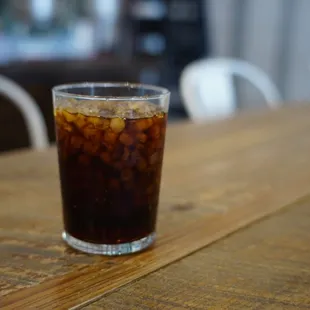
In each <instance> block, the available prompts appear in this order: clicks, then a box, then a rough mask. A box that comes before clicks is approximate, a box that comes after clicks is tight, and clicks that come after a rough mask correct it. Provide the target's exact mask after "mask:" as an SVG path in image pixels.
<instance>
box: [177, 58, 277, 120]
mask: <svg viewBox="0 0 310 310" xmlns="http://www.w3.org/2000/svg"><path fill="white" fill-rule="evenodd" d="M234 76H240V77H243V78H244V79H246V80H248V81H249V82H251V83H252V84H253V85H254V86H255V87H256V88H257V89H258V90H260V91H261V93H262V95H263V96H264V98H265V100H266V102H267V104H268V106H269V107H270V108H276V107H278V106H279V105H280V103H281V96H280V94H279V92H278V90H277V88H276V86H275V85H274V84H273V82H272V81H271V80H270V79H269V77H268V76H267V75H266V74H265V73H264V72H263V71H262V70H261V69H259V68H257V67H255V66H253V65H251V64H249V63H247V62H245V61H242V60H236V59H229V58H211V59H201V60H197V61H194V62H192V63H190V64H189V65H188V66H186V67H185V68H184V70H183V72H182V74H181V78H180V92H181V98H182V100H183V103H184V105H185V109H186V110H187V112H188V113H189V116H190V117H191V119H193V120H194V121H199V120H206V119H221V118H225V117H228V116H231V115H232V114H234V113H235V111H236V90H235V86H234V82H233V77H234Z"/></svg>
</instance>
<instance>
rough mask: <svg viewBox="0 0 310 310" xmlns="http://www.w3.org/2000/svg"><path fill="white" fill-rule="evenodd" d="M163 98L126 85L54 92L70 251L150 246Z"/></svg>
mask: <svg viewBox="0 0 310 310" xmlns="http://www.w3.org/2000/svg"><path fill="white" fill-rule="evenodd" d="M169 96H170V93H169V91H168V90H167V89H164V88H161V87H156V86H150V85H143V84H129V83H80V84H70V85H69V84H68V85H60V86H56V87H54V88H53V102H54V115H55V124H56V134H57V146H58V159H59V173H60V183H61V195H62V205H63V218H64V232H63V239H64V240H65V241H66V242H67V243H68V244H69V245H70V246H72V247H73V248H76V249H78V250H81V251H84V252H87V253H95V254H104V255H122V254H128V253H134V252H138V251H141V250H143V249H145V248H147V247H149V246H150V245H151V244H153V242H154V240H155V228H156V215H157V208H158V199H159V191H160V180H161V170H162V162H163V153H164V143H165V132H166V122H167V112H168V106H169Z"/></svg>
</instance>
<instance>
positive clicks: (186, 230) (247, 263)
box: [0, 105, 310, 309]
mask: <svg viewBox="0 0 310 310" xmlns="http://www.w3.org/2000/svg"><path fill="white" fill-rule="evenodd" d="M309 153H310V106H306V105H305V106H303V105H302V106H295V107H290V108H284V109H281V110H279V111H276V112H267V111H265V112H259V113H256V114H252V115H241V116H238V117H237V118H234V119H231V120H226V121H223V122H216V123H214V124H205V125H193V124H186V123H184V124H177V125H172V126H170V127H169V130H168V139H167V146H166V154H165V165H164V176H163V187H162V195H161V203H160V212H159V219H158V241H157V243H156V246H155V247H154V248H152V249H151V250H148V251H145V252H143V253H141V254H139V255H131V256H124V257H101V256H92V255H86V254H83V253H79V252H77V251H74V250H71V249H70V248H68V247H66V246H65V244H64V243H63V242H62V241H61V239H60V233H61V230H62V220H61V205H60V195H59V183H58V175H57V162H56V152H55V149H54V148H51V149H49V150H47V151H45V152H42V153H39V152H37V153H35V152H31V151H27V152H20V153H14V154H8V155H3V156H1V157H0V203H1V206H0V240H1V243H0V308H1V309H68V308H74V309H76V308H85V309H297V308H299V309H309V308H310V207H309V206H310V172H309V167H310V156H309ZM258 220H259V221H258ZM254 222H255V223H254ZM249 224H251V225H249ZM232 233H234V234H232ZM220 239H221V240H220Z"/></svg>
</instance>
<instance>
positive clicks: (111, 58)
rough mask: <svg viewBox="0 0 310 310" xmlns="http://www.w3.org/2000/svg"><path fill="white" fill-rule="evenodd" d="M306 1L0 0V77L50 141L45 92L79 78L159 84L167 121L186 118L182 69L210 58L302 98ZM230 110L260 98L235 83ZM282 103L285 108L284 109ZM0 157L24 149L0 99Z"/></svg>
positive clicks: (13, 116)
mask: <svg viewBox="0 0 310 310" xmlns="http://www.w3.org/2000/svg"><path fill="white" fill-rule="evenodd" d="M309 11H310V1H308V0H259V1H255V0H130V1H129V0H87V1H85V0H23V1H21V0H0V74H2V75H4V76H6V77H9V78H10V79H12V80H13V81H15V82H17V83H18V84H19V85H21V86H22V87H23V88H25V89H26V90H27V91H28V92H29V93H30V94H31V95H32V96H33V97H34V98H35V100H36V102H37V104H38V105H39V108H40V111H41V112H42V113H43V115H44V120H45V122H46V125H47V128H48V135H49V139H50V141H54V139H55V137H54V127H53V114H52V101H51V93H50V89H51V87H52V86H54V85H56V84H60V83H67V82H78V81H85V80H87V81H130V82H143V83H150V84H158V85H161V86H165V87H167V88H169V89H170V90H171V92H172V98H171V109H170V115H169V121H170V122H172V121H177V120H181V119H186V118H187V117H188V114H187V112H186V109H185V108H184V104H183V102H182V99H181V96H180V90H179V79H180V75H181V73H182V70H183V69H184V68H185V66H187V65H188V64H189V63H191V62H192V61H194V60H197V59H200V58H209V57H231V58H237V59H243V60H246V61H247V62H249V63H251V64H253V65H255V66H257V67H259V68H261V69H262V70H263V71H264V72H265V73H267V75H268V76H269V77H270V78H271V79H272V81H273V82H274V84H275V85H276V87H277V88H278V90H279V92H280V94H281V97H282V98H283V102H290V103H292V102H298V101H307V100H309V98H310V87H309V86H308V84H309V83H310V80H309V72H310V71H309V70H310V62H309V60H308V55H309V48H310V43H309V40H307V37H306V33H307V32H308V26H309V24H310V20H309V17H308V12H309ZM236 88H237V97H238V108H251V107H255V106H256V105H259V104H260V102H261V100H262V98H261V94H260V93H259V92H258V91H257V90H256V89H255V88H253V87H251V86H250V85H249V84H248V83H247V82H246V81H243V80H241V81H238V82H237V85H236ZM284 104H285V103H284ZM0 122H1V129H2V130H1V131H0V151H4V150H10V149H14V148H18V147H25V146H28V145H29V138H28V134H27V131H26V127H25V124H24V120H23V118H22V115H21V114H20V113H19V111H18V109H17V108H16V107H15V106H14V105H12V104H11V103H10V100H8V99H6V98H5V96H4V97H2V96H1V100H0Z"/></svg>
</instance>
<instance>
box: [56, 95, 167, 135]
mask: <svg viewBox="0 0 310 310" xmlns="http://www.w3.org/2000/svg"><path fill="white" fill-rule="evenodd" d="M56 106H57V108H59V109H64V110H66V111H68V112H70V113H72V114H76V113H80V114H83V115H85V116H96V117H100V116H101V117H104V118H119V119H126V118H129V119H139V118H150V117H153V116H154V115H156V114H160V113H162V112H163V108H162V107H160V106H159V105H156V104H154V103H151V102H149V101H142V100H141V101H130V100H129V101H117V100H95V99H94V100H85V99H72V98H58V99H57V101H56ZM69 118H70V116H69ZM72 120H73V119H72ZM94 122H96V120H94ZM98 124H99V122H98ZM114 125H115V127H114V128H116V130H120V129H121V128H122V126H123V123H122V122H121V121H120V120H117V121H115V122H114V123H113V126H114ZM140 125H142V124H140ZM150 125H151V124H149V123H148V124H147V123H145V124H144V126H146V127H147V126H148V127H150ZM142 127H143V126H142ZM123 129H124V128H123ZM120 131H121V130H120Z"/></svg>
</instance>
